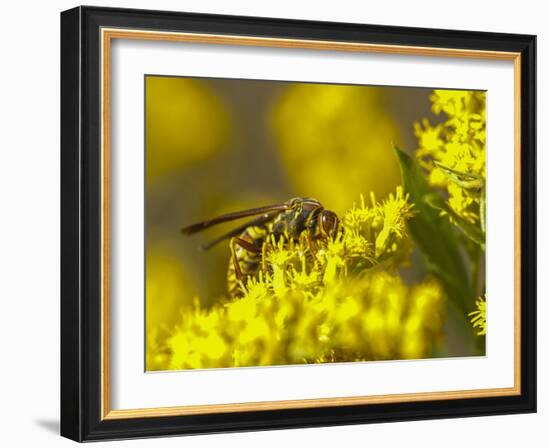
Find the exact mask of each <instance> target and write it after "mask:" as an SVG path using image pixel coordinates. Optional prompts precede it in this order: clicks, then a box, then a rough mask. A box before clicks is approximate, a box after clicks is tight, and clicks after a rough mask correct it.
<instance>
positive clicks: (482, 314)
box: [468, 297, 487, 336]
mask: <svg viewBox="0 0 550 448" xmlns="http://www.w3.org/2000/svg"><path fill="white" fill-rule="evenodd" d="M476 306H477V310H475V311H472V312H471V313H468V316H472V318H471V319H470V322H472V326H473V327H474V328H478V332H477V334H478V335H479V336H483V335H485V334H487V302H486V300H485V298H482V297H479V298H478V299H477V300H476Z"/></svg>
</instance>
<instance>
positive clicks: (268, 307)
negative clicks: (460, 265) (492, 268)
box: [163, 189, 445, 369]
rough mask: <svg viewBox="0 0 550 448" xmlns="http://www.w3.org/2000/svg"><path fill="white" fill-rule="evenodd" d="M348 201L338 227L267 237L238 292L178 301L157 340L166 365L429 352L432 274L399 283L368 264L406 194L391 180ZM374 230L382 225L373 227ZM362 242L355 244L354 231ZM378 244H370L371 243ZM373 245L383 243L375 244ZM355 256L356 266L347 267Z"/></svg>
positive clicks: (407, 209) (435, 311)
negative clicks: (326, 233)
mask: <svg viewBox="0 0 550 448" xmlns="http://www.w3.org/2000/svg"><path fill="white" fill-rule="evenodd" d="M371 202H372V205H371V206H367V205H366V204H365V201H364V200H363V199H361V203H360V205H359V206H357V205H355V206H354V207H353V208H352V209H351V210H349V211H348V212H347V213H346V215H345V217H344V219H343V225H342V228H341V229H340V231H339V233H338V235H336V237H335V238H334V239H330V240H328V241H317V242H316V243H315V245H314V246H312V244H311V241H309V240H308V235H307V234H303V235H302V237H301V238H300V239H299V241H293V240H288V239H287V238H281V239H279V240H278V241H275V239H274V238H268V239H267V240H266V241H265V243H264V250H263V260H262V268H261V269H260V272H259V273H258V275H257V276H256V277H250V278H247V279H246V280H245V281H244V282H243V284H242V285H241V286H242V291H243V297H242V298H235V299H232V300H228V301H226V302H225V303H223V304H217V305H214V306H212V307H210V308H201V306H200V302H199V301H198V300H197V301H196V303H195V306H194V307H193V308H189V309H186V310H184V312H183V314H182V317H181V321H180V323H179V324H177V325H176V326H175V328H174V329H173V331H172V333H171V334H170V336H169V337H168V338H166V340H165V341H164V346H163V347H164V348H163V350H164V351H165V352H166V353H168V354H169V356H168V358H167V359H168V361H166V364H165V365H164V366H163V367H164V368H168V369H193V368H209V367H239V366H262V365H278V364H301V363H319V362H341V361H368V360H379V359H404V358H422V357H427V356H430V354H431V350H432V347H433V344H434V343H435V342H437V340H438V339H439V338H440V337H441V334H442V327H443V322H444V317H445V311H444V310H445V306H444V295H443V292H442V290H441V288H440V286H439V284H438V283H436V282H435V281H434V280H429V281H425V282H422V283H420V284H417V285H414V286H407V285H406V284H404V283H403V281H402V280H401V278H400V277H399V276H398V275H395V274H391V273H389V272H387V270H383V269H371V268H373V267H375V266H376V265H377V264H379V263H381V262H383V261H386V260H388V259H389V258H388V257H390V258H391V257H394V256H395V253H396V251H395V250H393V249H392V250H391V251H390V252H389V253H388V251H387V249H388V248H390V247H394V246H395V245H397V246H400V245H402V244H403V242H404V241H405V238H406V226H405V224H406V221H407V220H408V219H409V218H410V217H411V216H412V210H411V209H412V204H410V203H409V202H408V197H407V196H405V195H404V194H403V191H402V190H401V189H398V190H397V192H396V194H395V195H391V196H390V197H389V198H388V199H387V200H386V201H383V202H381V203H377V202H376V201H375V200H374V198H372V200H371ZM380 234H383V236H382V237H380ZM358 240H360V241H363V242H364V250H363V251H358V249H357V241H358ZM377 244H378V245H379V246H376V245H377ZM374 247H380V248H384V250H383V251H382V252H381V254H379V255H377V254H376V253H373V249H372V248H374ZM358 266H360V267H361V268H360V269H357V267H358Z"/></svg>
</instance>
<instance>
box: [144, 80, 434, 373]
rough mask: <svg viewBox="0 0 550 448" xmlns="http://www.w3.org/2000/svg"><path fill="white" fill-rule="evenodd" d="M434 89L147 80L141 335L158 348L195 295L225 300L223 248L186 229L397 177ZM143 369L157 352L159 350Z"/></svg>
mask: <svg viewBox="0 0 550 448" xmlns="http://www.w3.org/2000/svg"><path fill="white" fill-rule="evenodd" d="M431 92H432V90H431V89H423V88H400V87H371V86H348V85H332V84H307V83H295V82H277V81H254V80H228V79H198V78H180V77H161V76H148V77H147V78H146V331H147V341H146V343H147V345H148V348H149V349H152V348H153V347H154V346H155V344H156V343H157V342H158V340H161V339H162V338H163V337H165V335H166V334H168V333H169V332H170V330H171V327H172V326H173V325H174V324H175V323H176V322H177V321H179V320H180V319H181V316H182V313H183V312H184V310H185V309H186V307H190V306H192V303H193V300H194V298H195V297H200V300H202V305H203V306H208V305H210V304H212V303H214V302H216V301H218V300H222V299H223V298H224V296H226V269H227V263H228V260H229V250H228V245H227V244H224V243H222V244H220V245H218V246H216V247H214V248H213V249H211V250H210V251H206V252H204V251H200V250H199V246H200V245H201V244H203V243H205V242H207V241H209V240H211V239H213V238H215V237H216V236H218V235H221V234H222V233H224V232H225V231H227V230H230V229H231V228H233V227H235V226H236V224H235V223H228V224H224V225H220V226H216V227H214V228H213V229H211V230H209V231H207V232H204V233H201V234H198V235H197V236H194V237H192V238H189V237H183V236H182V235H181V233H180V229H181V228H182V227H183V226H185V225H188V224H191V223H193V222H196V221H201V220H205V219H208V218H211V217H214V216H216V215H219V214H222V213H226V212H229V211H236V210H240V209H244V208H249V207H256V206H260V205H266V204H270V203H274V202H284V201H286V200H288V199H289V198H291V197H295V196H307V197H313V198H315V199H318V200H319V201H321V203H322V204H323V205H324V206H325V207H326V208H328V209H331V210H334V211H335V212H337V213H338V214H340V213H343V212H344V211H345V210H346V209H348V208H349V207H350V204H352V203H353V202H354V201H356V200H358V198H359V195H360V194H364V195H366V196H368V195H369V193H370V192H371V191H372V192H374V194H375V196H376V198H377V199H378V200H381V199H383V198H385V197H386V196H387V195H388V194H389V193H390V192H392V191H395V188H396V186H397V185H399V184H400V183H401V176H400V172H399V166H398V163H397V160H396V158H395V155H394V153H393V150H392V143H395V144H397V145H399V146H400V147H402V148H405V149H408V150H409V151H411V152H412V151H414V150H416V148H417V147H418V143H417V140H416V138H415V135H414V133H413V126H412V123H414V122H416V121H420V120H421V119H423V118H426V117H428V118H429V119H430V120H431V121H432V122H437V121H438V120H437V118H436V117H435V116H434V115H433V113H432V111H431V104H430V101H429V95H430V93H431ZM155 353H156V355H155V357H156V358H155V359H156V361H155V360H148V368H154V366H155V363H156V362H157V361H158V364H159V365H162V363H163V359H162V356H163V354H162V352H155Z"/></svg>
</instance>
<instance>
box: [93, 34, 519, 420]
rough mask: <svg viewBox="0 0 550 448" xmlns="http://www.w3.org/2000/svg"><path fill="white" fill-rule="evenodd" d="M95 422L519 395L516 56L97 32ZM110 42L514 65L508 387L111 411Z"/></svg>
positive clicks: (466, 51)
mask: <svg viewBox="0 0 550 448" xmlns="http://www.w3.org/2000/svg"><path fill="white" fill-rule="evenodd" d="M100 38H101V55H100V56H101V57H100V60H101V91H102V95H101V212H102V215H101V261H102V266H101V294H102V296H101V341H100V343H101V406H100V410H101V419H102V420H106V419H108V420H112V419H127V418H143V417H165V416H178V415H198V414H211V413H222V412H245V411H262V410H282V409H305V408H314V407H329V406H350V405H364V404H380V403H397V402H412V401H429V400H450V399H465V398H482V397H499V396H511V395H520V394H521V365H520V361H521V341H520V337H521V327H520V325H521V321H520V312H521V263H520V259H521V257H520V255H521V133H520V132H521V103H520V101H521V54H520V53H514V52H499V51H484V50H467V49H458V48H456V49H455V48H437V47H418V46H403V45H386V44H369V43H353V42H334V41H320V40H305V39H279V38H265V37H250V36H231V35H218V34H198V33H177V32H161V31H143V30H137V29H118V28H102V29H101V36H100ZM113 39H131V40H148V41H167V42H186V43H202V44H214V45H241V46H254V47H274V48H297V49H312V50H328V51H330V50H332V51H346V52H368V53H382V54H398V55H412V56H436V57H455V58H469V59H487V60H504V61H513V62H514V162H515V163H514V176H515V179H514V213H515V217H514V255H515V260H514V273H515V274H514V280H515V288H514V386H513V387H506V388H493V389H474V390H459V391H443V392H422V393H405V394H391V395H368V396H353V397H336V398H315V399H303V400H280V401H261V402H246V403H228V404H209V405H188V406H173V407H155V408H141V409H111V407H110V402H111V387H110V378H111V369H110V357H111V350H110V153H111V147H110V126H111V117H110V97H111V96H110V95H111V93H110V62H111V59H110V55H111V42H112V40H113Z"/></svg>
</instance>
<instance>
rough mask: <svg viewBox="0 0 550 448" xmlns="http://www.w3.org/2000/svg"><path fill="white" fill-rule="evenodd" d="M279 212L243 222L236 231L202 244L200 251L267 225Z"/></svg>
mask: <svg viewBox="0 0 550 448" xmlns="http://www.w3.org/2000/svg"><path fill="white" fill-rule="evenodd" d="M279 213H280V212H275V213H266V214H265V215H262V216H259V217H257V218H254V219H251V220H250V221H247V222H245V223H244V224H243V225H242V226H239V227H237V228H236V229H233V230H231V231H229V232H227V233H224V234H223V235H221V236H219V237H218V238H216V239H215V240H212V241H210V242H209V243H206V244H204V245H203V246H201V249H203V250H208V249H210V248H212V247H214V246H215V245H216V244H218V243H220V242H222V241H223V240H226V239H229V238H233V237H234V236H237V235H240V234H241V233H242V232H244V231H245V230H246V229H248V228H249V227H256V226H262V225H264V224H267V223H268V222H270V221H273V220H274V219H275V218H276V217H277V215H278V214H279Z"/></svg>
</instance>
